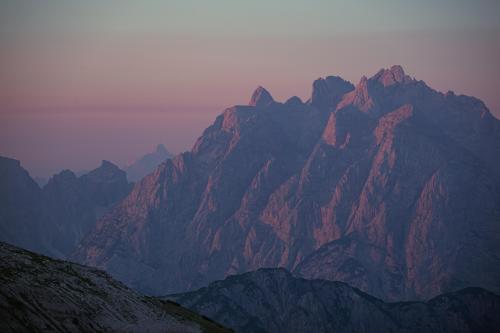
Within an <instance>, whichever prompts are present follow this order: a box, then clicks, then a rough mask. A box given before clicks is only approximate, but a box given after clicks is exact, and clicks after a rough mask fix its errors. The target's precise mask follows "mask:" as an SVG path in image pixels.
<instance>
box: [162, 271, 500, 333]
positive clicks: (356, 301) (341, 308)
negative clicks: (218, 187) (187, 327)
mask: <svg viewBox="0 0 500 333" xmlns="http://www.w3.org/2000/svg"><path fill="white" fill-rule="evenodd" d="M166 298H167V299H173V300H175V301H177V302H180V303H181V304H182V305H184V306H186V307H188V308H190V309H192V310H194V311H197V312H199V313H202V314H204V315H207V316H210V317H211V318H214V319H215V320H217V321H219V322H221V323H223V324H224V325H226V326H228V327H232V328H233V329H235V330H236V331H237V332H240V333H257V332H260V333H264V332H269V333H271V332H273V333H280V332H283V333H292V332H318V333H321V332H325V333H326V332H407V333H409V332H415V333H417V332H436V333H438V332H464V333H465V332H494V331H495V330H496V329H497V328H498V326H499V325H500V319H499V318H498V316H497V315H496V314H497V313H498V311H500V297H499V296H498V295H495V294H493V293H490V292H488V291H486V290H484V289H480V288H468V289H463V290H460V291H456V292H453V293H449V294H444V295H440V296H438V297H436V298H433V299H431V300H429V301H427V302H403V303H385V302H383V301H381V300H379V299H377V298H374V297H372V296H369V295H367V294H365V293H363V292H361V291H359V290H358V289H355V288H352V287H350V286H349V285H347V284H345V283H341V282H330V281H324V280H306V279H301V278H296V277H293V276H292V275H291V274H290V273H288V272H287V271H285V270H284V269H259V270H258V271H255V272H250V273H245V274H241V275H234V276H230V277H228V278H226V279H225V280H223V281H216V282H213V283H211V284H210V285H209V286H208V287H205V288H202V289H199V290H196V291H193V292H188V293H185V294H178V295H172V296H167V297H166Z"/></svg>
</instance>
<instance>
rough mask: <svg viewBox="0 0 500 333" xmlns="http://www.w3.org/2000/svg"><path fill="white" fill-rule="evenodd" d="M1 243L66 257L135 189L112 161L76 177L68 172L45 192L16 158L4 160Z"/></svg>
mask: <svg viewBox="0 0 500 333" xmlns="http://www.w3.org/2000/svg"><path fill="white" fill-rule="evenodd" d="M0 188H1V190H0V231H1V232H0V240H2V241H7V242H10V243H12V244H15V245H18V246H22V247H23V248H26V249H30V250H33V251H37V252H39V253H43V254H46V255H50V256H53V257H56V258H66V257H67V256H68V255H70V254H71V253H72V252H73V251H74V249H75V247H76V244H77V243H78V242H79V241H80V240H81V239H82V238H83V236H84V235H85V234H86V233H87V232H89V231H90V230H91V229H92V228H93V227H94V226H95V223H96V221H97V219H98V218H99V217H101V216H102V215H103V214H104V213H105V212H107V211H108V210H109V209H110V208H111V207H112V206H113V205H115V204H117V203H118V202H120V201H121V200H122V199H123V198H124V197H125V196H126V195H127V194H128V193H129V192H130V190H131V184H129V183H128V181H127V178H126V174H125V172H124V171H123V170H120V169H119V168H118V167H117V166H116V165H114V164H112V163H111V162H108V161H102V164H101V165H100V166H99V167H98V168H96V169H94V170H92V171H90V172H88V173H86V174H84V175H82V176H79V177H77V176H76V175H75V174H74V173H73V172H72V171H70V170H63V171H61V172H60V173H58V174H56V175H54V176H53V177H51V178H50V180H49V182H48V183H47V184H46V185H45V186H44V187H43V189H42V188H40V187H39V186H38V185H37V184H36V183H35V181H34V180H33V179H32V178H31V177H30V176H29V174H28V172H27V171H26V170H25V169H24V168H23V167H22V166H21V164H20V162H19V161H17V160H14V159H10V158H6V157H0Z"/></svg>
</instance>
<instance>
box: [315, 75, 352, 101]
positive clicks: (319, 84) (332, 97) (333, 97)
mask: <svg viewBox="0 0 500 333" xmlns="http://www.w3.org/2000/svg"><path fill="white" fill-rule="evenodd" d="M353 89H354V86H353V84H352V83H351V82H349V81H346V80H344V79H342V78H341V77H339V76H327V77H326V78H324V79H323V78H319V79H317V80H315V81H314V82H313V91H312V96H311V104H313V105H315V106H318V107H335V105H336V104H337V103H338V102H339V101H340V99H341V98H342V96H343V95H344V94H346V93H348V92H349V91H351V90H353Z"/></svg>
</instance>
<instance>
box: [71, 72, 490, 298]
mask: <svg viewBox="0 0 500 333" xmlns="http://www.w3.org/2000/svg"><path fill="white" fill-rule="evenodd" d="M257 95H258V96H261V95H262V96H265V95H266V94H265V93H264V92H263V91H260V92H259V94H257ZM264 100H265V101H267V102H269V101H270V99H268V98H264ZM255 101H260V98H256V99H255ZM267 102H266V103H263V104H259V103H257V102H255V103H251V104H255V105H256V106H235V107H232V108H229V109H227V110H225V111H224V112H223V113H222V114H221V115H220V116H218V117H217V118H216V120H215V122H214V123H213V124H212V125H211V126H210V127H208V128H207V129H206V130H205V131H204V132H203V134H202V136H201V137H200V138H199V139H198V140H197V142H196V143H195V145H194V147H193V149H192V150H191V151H190V152H186V153H183V154H180V155H178V156H176V157H175V158H173V159H171V160H168V161H166V162H165V163H163V164H162V165H160V166H159V167H158V168H157V169H156V170H155V171H154V172H153V173H152V174H150V175H148V176H146V177H145V178H144V179H142V181H140V182H139V183H137V184H136V185H135V187H134V189H133V191H132V192H131V193H130V195H128V197H127V198H125V199H124V200H123V201H122V202H121V203H120V204H119V205H117V206H116V207H115V208H114V209H112V210H111V211H110V212H109V213H108V214H106V215H105V216H103V217H102V218H101V219H100V220H99V221H98V223H97V225H96V228H95V229H94V230H93V231H92V232H91V233H89V235H88V237H86V238H85V239H84V241H83V242H82V243H81V244H80V246H79V248H78V250H77V251H76V252H75V254H74V256H73V258H74V259H75V260H79V261H81V262H84V263H86V264H89V265H94V266H97V267H100V268H103V269H105V270H107V271H108V272H110V273H111V274H112V275H113V276H115V277H117V278H119V279H120V280H122V281H124V282H125V283H127V284H129V285H131V286H134V287H135V288H138V289H139V290H143V291H145V292H148V293H152V294H166V293H171V292H181V291H185V290H190V289H193V288H197V287H201V286H204V285H206V284H207V283H209V282H210V281H213V280H216V279H222V278H224V277H225V276H227V275H228V274H234V273H241V272H246V271H249V270H255V269H258V268H260V267H285V268H287V269H289V270H294V272H296V273H297V274H300V275H303V276H305V277H308V278H323V279H333V280H341V281H344V282H347V283H350V284H352V285H353V286H354V287H357V288H360V289H361V290H363V291H365V292H368V293H371V294H373V295H375V296H377V297H380V298H383V299H386V300H414V299H427V298H430V297H432V296H435V295H437V294H440V293H443V292H449V291H453V290H457V289H460V288H464V287H468V286H480V287H484V288H486V289H489V290H492V291H496V292H499V291H500V283H499V281H500V261H499V260H500V259H499V258H500V245H499V244H500V223H499V222H500V180H499V179H500V172H499V170H500V121H499V120H497V119H496V118H494V117H493V116H492V115H491V114H490V112H489V111H488V109H487V108H486V107H485V105H484V104H483V103H482V102H481V101H479V100H477V99H475V98H473V97H467V96H457V95H454V94H446V95H445V94H442V93H439V92H437V91H435V90H433V89H432V88H430V87H428V86H427V85H426V84H425V83H424V82H423V81H417V80H415V79H412V78H410V77H409V76H408V75H406V74H405V73H404V71H403V70H402V68H400V67H398V66H395V67H392V68H391V69H387V70H383V71H380V72H379V73H377V74H376V75H375V76H373V77H371V78H366V77H364V78H363V79H361V81H360V83H359V84H358V85H357V86H356V87H354V86H353V85H352V84H350V83H348V82H346V81H344V80H342V79H340V78H337V77H329V78H327V79H322V80H319V81H316V82H315V83H314V85H313V96H312V98H311V99H310V101H309V102H307V103H301V104H299V103H297V102H294V103H285V104H281V103H278V102H272V103H267ZM257 104H259V105H258V106H257Z"/></svg>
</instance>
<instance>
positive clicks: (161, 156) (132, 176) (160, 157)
mask: <svg viewBox="0 0 500 333" xmlns="http://www.w3.org/2000/svg"><path fill="white" fill-rule="evenodd" d="M171 157H173V155H172V154H171V153H169V152H168V150H167V149H166V148H165V146H164V145H162V144H159V145H158V146H157V147H156V150H155V151H154V152H152V153H149V154H146V155H144V156H142V157H141V158H139V159H138V160H136V161H135V162H134V163H132V164H130V165H129V166H127V167H126V168H125V169H124V170H125V172H126V173H127V178H128V180H130V181H132V182H136V181H138V180H141V179H142V178H143V177H144V176H146V175H147V174H149V173H151V172H153V171H154V170H155V169H156V168H157V167H158V165H160V164H161V163H162V162H165V161H166V160H167V159H169V158H171Z"/></svg>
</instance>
